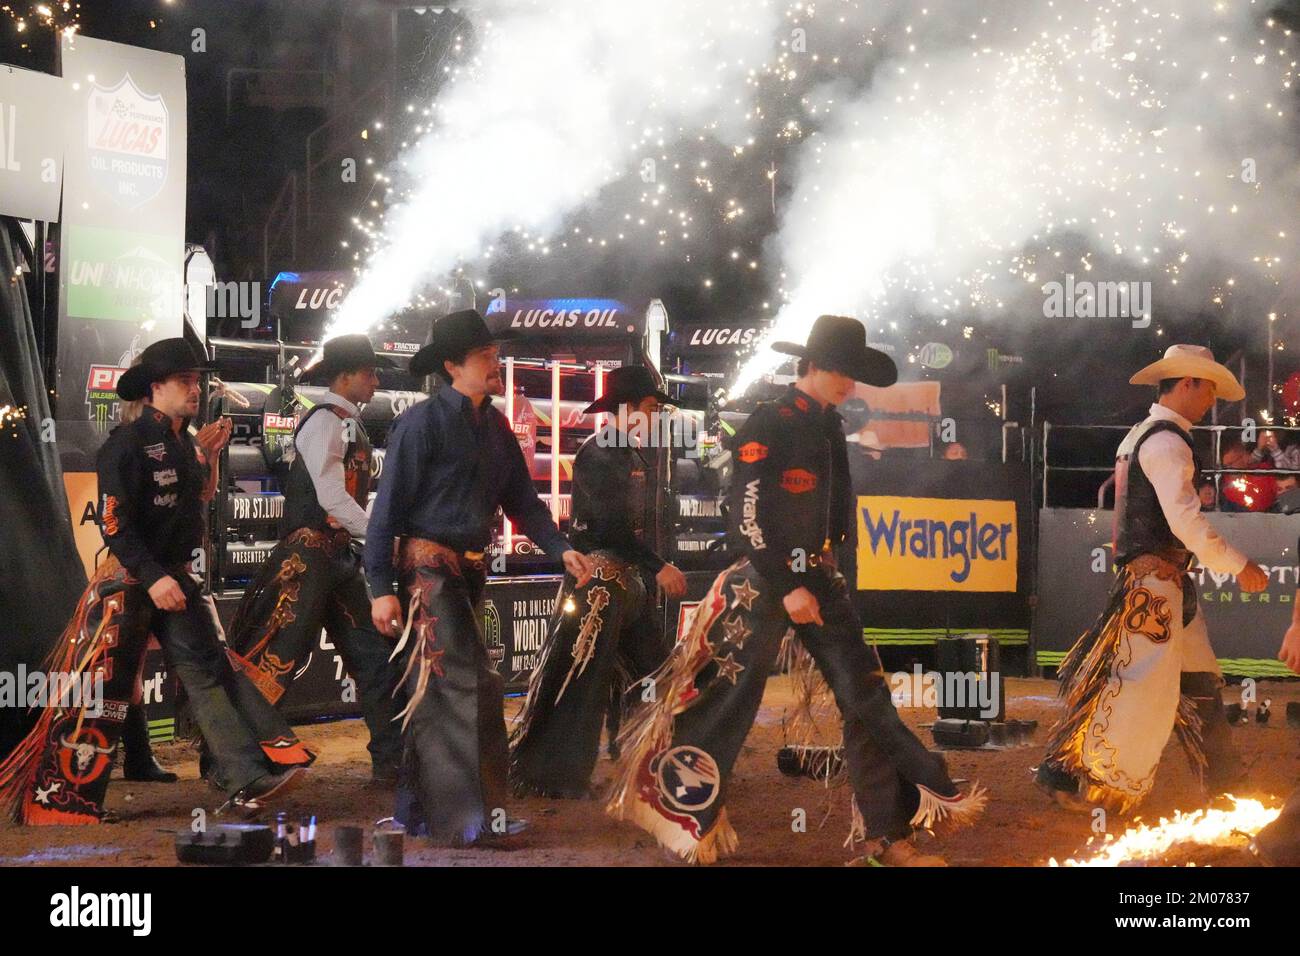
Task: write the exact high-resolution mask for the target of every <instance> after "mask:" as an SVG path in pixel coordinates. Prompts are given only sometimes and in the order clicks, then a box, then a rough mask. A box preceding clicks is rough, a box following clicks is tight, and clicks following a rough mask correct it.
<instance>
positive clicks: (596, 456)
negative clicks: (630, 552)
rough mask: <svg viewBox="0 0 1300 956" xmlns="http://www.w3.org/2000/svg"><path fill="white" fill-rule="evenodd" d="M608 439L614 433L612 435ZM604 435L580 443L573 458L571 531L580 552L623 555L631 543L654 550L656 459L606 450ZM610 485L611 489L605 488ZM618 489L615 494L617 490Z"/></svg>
mask: <svg viewBox="0 0 1300 956" xmlns="http://www.w3.org/2000/svg"><path fill="white" fill-rule="evenodd" d="M608 434H611V435H612V434H613V432H612V430H610V431H609V432H608ZM599 437H600V433H599V432H598V433H597V434H595V435H592V436H591V437H590V438H588V439H587V440H586V441H584V442H583V443H582V446H581V447H580V448H579V449H578V453H577V455H576V456H575V457H574V462H573V468H574V473H575V475H576V474H577V473H578V471H579V470H580V469H581V471H582V475H583V480H581V481H577V480H575V481H574V482H573V510H572V520H571V523H570V526H569V527H570V531H571V532H572V541H573V546H574V547H575V548H577V549H578V550H580V551H594V550H597V549H602V550H606V551H614V552H615V553H619V552H621V551H622V550H623V549H622V548H621V547H620V545H622V544H624V543H630V542H627V540H626V539H627V537H628V536H630V538H631V540H632V541H635V542H636V543H637V544H639V545H643V546H645V547H647V548H651V549H652V550H653V549H654V546H655V539H656V535H655V500H654V490H655V484H654V456H653V451H652V450H647V452H646V453H645V454H644V456H643V454H642V453H641V452H640V451H638V450H637V449H636V448H632V447H630V446H628V445H613V444H610V445H602V444H601V443H600V441H599V440H598V439H599ZM606 481H608V482H609V485H610V486H609V487H607V486H606ZM616 489H617V490H616Z"/></svg>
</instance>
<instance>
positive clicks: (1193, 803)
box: [0, 677, 1300, 867]
mask: <svg viewBox="0 0 1300 956" xmlns="http://www.w3.org/2000/svg"><path fill="white" fill-rule="evenodd" d="M1259 687H1260V695H1259V696H1260V697H1261V698H1264V697H1268V698H1271V700H1272V716H1271V719H1270V720H1269V721H1268V722H1267V723H1265V724H1259V723H1256V722H1255V720H1254V719H1253V709H1252V719H1251V720H1250V721H1249V722H1248V723H1246V724H1242V725H1239V726H1237V727H1236V728H1235V729H1234V731H1233V734H1234V737H1235V739H1236V741H1237V745H1238V747H1239V749H1240V751H1241V753H1242V756H1243V757H1244V759H1245V760H1246V762H1247V763H1248V764H1249V765H1250V767H1251V770H1250V775H1249V778H1248V783H1247V785H1246V786H1243V787H1242V788H1241V793H1240V794H1238V795H1240V796H1252V797H1259V798H1261V799H1263V800H1264V802H1265V803H1266V804H1268V805H1269V806H1275V805H1280V803H1281V800H1282V799H1283V798H1284V797H1285V795H1286V794H1287V793H1289V792H1290V790H1291V789H1292V788H1293V787H1294V786H1295V785H1296V782H1297V780H1300V747H1297V743H1298V742H1300V731H1297V730H1296V729H1295V728H1289V727H1288V726H1287V723H1286V716H1285V710H1286V702H1287V701H1295V700H1300V683H1286V682H1276V681H1274V682H1261V684H1260V685H1259ZM1236 693H1237V691H1236V689H1235V688H1231V687H1230V688H1226V689H1225V691H1224V696H1225V700H1227V699H1229V697H1234V696H1235V694H1236ZM1055 695H1056V684H1055V682H1053V681H1047V680H1031V679H1009V680H1008V681H1007V701H1008V707H1007V714H1008V716H1009V717H1012V718H1016V719H1021V720H1037V721H1038V723H1039V728H1038V731H1037V733H1036V734H1035V736H1034V738H1033V741H1032V743H1030V744H1028V745H1025V746H1019V747H1012V748H1008V749H1003V750H981V751H950V752H948V761H949V764H950V767H951V768H952V771H953V774H954V776H956V777H961V778H965V779H970V780H978V781H979V782H980V783H981V784H983V785H984V786H986V787H988V789H989V797H990V800H989V806H988V810H987V811H986V813H985V815H984V817H983V818H982V820H981V822H980V824H979V825H978V826H976V827H975V828H973V829H968V830H962V831H958V832H956V833H953V834H947V835H945V836H943V838H942V839H941V840H940V841H939V843H938V846H940V847H941V848H942V850H943V852H944V854H945V855H946V856H947V858H948V860H949V862H950V863H951V864H952V865H954V866H1042V865H1045V864H1046V863H1047V862H1048V860H1049V859H1051V858H1056V859H1057V860H1064V859H1066V858H1068V857H1079V856H1084V855H1087V853H1088V848H1087V846H1086V844H1087V842H1088V839H1089V837H1090V836H1092V830H1091V826H1092V820H1091V818H1089V817H1086V816H1082V815H1076V814H1070V813H1067V812H1065V811H1063V810H1061V809H1058V808H1057V807H1055V806H1053V805H1051V804H1050V803H1049V802H1048V801H1047V800H1046V798H1045V797H1044V796H1043V795H1042V794H1041V793H1040V792H1039V791H1038V790H1037V789H1036V788H1035V787H1034V786H1033V784H1032V782H1031V780H1030V768H1031V767H1033V766H1034V765H1035V764H1036V763H1037V762H1038V759H1039V758H1040V756H1041V753H1042V751H1041V747H1042V741H1043V739H1044V738H1045V735H1046V729H1047V727H1048V726H1049V725H1050V724H1051V722H1052V721H1053V720H1054V719H1055V716H1056V714H1057V713H1058V707H1059V705H1058V703H1057V700H1056V696H1055ZM790 701H791V687H790V684H789V681H788V680H787V679H786V678H784V677H775V678H773V679H772V680H771V681H770V682H769V684H768V687H767V693H766V695H765V696H764V699H763V706H762V709H761V710H760V712H759V715H758V720H757V721H756V723H755V726H754V729H753V730H752V731H751V732H750V735H749V738H748V740H747V741H746V744H745V747H744V750H743V751H742V753H741V756H740V760H739V763H738V764H737V767H736V771H735V774H734V776H733V777H732V779H731V789H730V793H729V794H728V800H727V804H728V809H729V814H730V816H731V819H732V821H733V823H734V825H735V827H736V830H737V832H738V833H739V835H740V849H739V851H738V852H737V854H736V855H735V856H734V857H731V858H730V859H729V860H727V861H725V862H724V863H723V864H721V865H733V866H735V865H740V866H764V865H768V866H777V865H779V866H792V865H793V866H835V865H839V864H841V863H844V862H846V861H847V860H848V859H849V858H850V856H851V853H850V851H848V850H846V849H845V848H844V847H843V846H842V844H843V841H844V838H845V836H846V834H847V833H848V829H849V806H848V792H847V790H845V789H842V788H837V789H831V790H829V791H828V790H827V789H826V788H825V787H824V786H823V785H822V784H820V783H818V782H816V781H813V780H809V779H804V778H791V777H785V776H782V775H781V774H780V773H779V772H778V771H777V769H776V752H777V750H778V749H779V748H780V746H781V744H782V737H781V719H782V714H783V713H784V711H785V709H786V707H787V705H788V704H789V703H790ZM506 703H507V707H506V710H507V716H508V718H509V717H513V715H514V714H515V713H516V712H517V711H518V709H519V706H520V704H521V699H520V698H510V699H509V700H507V702H506ZM901 713H902V715H903V718H904V720H906V721H907V723H908V724H909V725H910V726H912V727H913V729H915V730H917V732H918V733H919V734H921V735H922V739H923V740H925V741H927V742H929V741H930V740H931V738H930V735H929V731H928V730H921V729H920V727H921V725H922V724H928V723H930V722H931V721H933V720H934V719H935V716H936V715H935V712H934V711H933V710H929V709H924V708H917V709H904V710H902V711H901ZM299 731H300V733H301V734H302V736H303V737H304V739H306V740H308V741H310V742H311V743H313V744H314V745H315V746H316V747H317V748H318V749H319V752H320V758H319V759H318V761H317V763H316V765H315V766H314V767H313V769H312V771H311V776H310V778H309V781H308V782H307V783H305V784H304V785H303V786H302V787H300V788H298V789H297V790H296V791H294V792H293V793H292V794H291V795H288V796H287V797H286V798H285V801H284V805H283V806H282V807H281V806H276V807H275V808H274V809H285V810H288V811H290V813H291V814H298V813H303V812H306V813H315V814H316V815H317V817H318V819H319V821H320V829H321V834H322V844H321V850H320V854H319V856H318V859H319V860H321V861H327V860H328V859H329V852H330V849H331V841H332V835H333V828H334V826H336V825H338V824H344V823H351V824H356V825H362V826H366V825H368V824H370V823H373V822H374V821H375V820H377V819H379V818H381V817H385V816H387V815H389V814H390V813H391V810H392V807H391V803H392V800H391V794H390V793H389V792H387V791H384V790H380V789H376V788H374V787H373V786H372V785H371V784H370V782H369V772H370V767H369V757H368V754H367V752H366V749H365V744H366V731H365V727H364V725H363V724H362V723H361V721H359V720H347V721H341V722H336V723H325V724H316V725H308V726H304V727H301V728H299ZM156 750H157V753H158V756H159V759H160V761H161V762H162V763H163V764H164V765H165V766H166V767H168V769H172V770H175V771H176V772H177V773H179V774H180V776H181V781H180V782H179V783H177V784H172V785H157V784H135V783H127V782H125V781H123V780H121V779H115V780H114V782H113V785H112V787H111V789H110V791H109V797H108V806H109V808H110V809H111V810H112V811H114V812H115V813H116V814H117V815H118V816H119V817H120V822H118V823H115V824H107V825H104V826H101V827H97V828H83V827H41V828H30V829H24V828H19V827H13V826H8V827H4V828H2V829H0V865H6V866H12V865H22V864H37V865H60V864H70V865H78V866H97V865H102V866H130V867H136V866H170V865H175V863H176V858H175V855H174V852H173V849H172V838H171V833H170V831H172V830H175V829H177V828H181V827H186V828H188V827H189V826H190V822H191V819H192V817H191V813H192V810H193V809H194V808H199V807H202V808H206V809H207V810H208V811H209V813H210V811H211V809H212V808H213V807H214V806H215V805H216V804H217V803H218V802H219V801H218V800H217V799H216V797H217V795H216V794H215V793H214V792H213V791H212V790H210V789H209V788H208V787H207V786H206V784H204V783H203V782H202V781H201V780H199V778H198V762H197V756H196V754H195V753H194V751H193V750H192V748H191V746H190V745H189V744H187V743H183V742H175V743H171V744H165V745H161V746H158V747H157V748H156ZM611 774H612V767H611V764H610V763H609V761H608V760H605V759H604V758H603V757H602V759H601V761H600V763H599V765H598V767H597V771H596V785H597V786H596V789H597V791H603V788H604V784H605V783H606V782H607V781H608V780H609V778H610V777H611ZM1202 805H1203V802H1202V800H1201V799H1200V798H1199V797H1198V796H1197V790H1196V786H1195V783H1194V780H1193V778H1192V775H1191V772H1190V770H1189V768H1188V765H1187V762H1186V760H1185V759H1184V757H1183V754H1182V753H1181V751H1180V750H1179V749H1178V745H1177V744H1176V743H1175V742H1173V741H1171V742H1170V745H1169V747H1168V749H1167V750H1166V753H1165V756H1164V759H1163V761H1162V763H1161V767H1160V773H1159V775H1158V778H1157V783H1156V787H1155V790H1154V792H1153V793H1152V795H1151V797H1150V799H1149V800H1148V801H1147V803H1146V805H1145V806H1143V807H1142V808H1141V810H1140V811H1139V814H1138V815H1139V816H1140V817H1141V819H1142V820H1143V821H1146V822H1155V821H1156V820H1158V819H1159V818H1160V817H1161V816H1170V815H1172V814H1173V813H1174V811H1176V810H1184V811H1187V810H1194V809H1196V808H1197V807H1200V806H1202ZM796 809H803V810H804V811H805V812H806V819H807V830H806V832H803V833H798V832H793V830H792V826H791V822H792V819H793V818H794V817H793V814H794V811H795V810H796ZM510 813H511V815H512V816H517V817H520V818H522V819H525V820H527V821H529V823H530V827H529V829H528V831H527V832H526V833H525V834H523V835H522V836H520V837H516V838H512V840H511V842H510V843H509V844H507V846H506V847H505V848H500V849H468V850H446V849H437V848H431V847H429V846H427V845H426V844H424V843H423V842H422V841H418V840H412V841H408V844H407V848H406V862H407V864H408V865H450V866H512V865H525V866H663V865H672V861H671V860H669V859H668V858H667V857H666V856H665V855H664V854H663V853H662V852H661V851H660V850H659V849H658V848H657V847H656V846H655V845H654V843H653V841H652V840H651V839H650V838H649V837H647V836H646V835H644V834H642V833H641V832H640V831H639V830H636V829H634V828H633V827H631V826H630V825H626V824H620V823H616V822H614V821H613V820H610V819H609V818H608V817H606V816H605V814H604V812H603V804H602V802H601V801H599V800H597V799H592V800H584V801H558V800H544V799H536V798H533V799H522V800H517V801H515V802H514V803H512V804H511V807H510ZM267 816H268V817H269V816H270V814H267ZM1131 822H1132V821H1121V820H1111V821H1109V828H1110V830H1111V831H1112V832H1120V831H1122V830H1123V829H1124V827H1125V826H1127V825H1129V824H1130V823H1131ZM921 839H922V840H923V841H928V840H929V839H930V838H929V837H922V838H921ZM1161 862H1163V863H1168V864H1185V863H1195V864H1197V865H1200V866H1205V865H1216V866H1240V865H1244V866H1250V865H1253V864H1254V859H1253V857H1252V856H1251V855H1250V854H1249V853H1248V852H1247V851H1246V850H1245V849H1244V840H1237V841H1235V842H1234V843H1233V845H1230V846H1215V847H1206V846H1180V847H1176V848H1174V849H1173V850H1171V851H1170V852H1169V853H1168V854H1167V855H1166V856H1165V857H1164V858H1163V859H1162V861H1161Z"/></svg>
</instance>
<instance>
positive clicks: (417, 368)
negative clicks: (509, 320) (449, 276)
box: [411, 309, 509, 378]
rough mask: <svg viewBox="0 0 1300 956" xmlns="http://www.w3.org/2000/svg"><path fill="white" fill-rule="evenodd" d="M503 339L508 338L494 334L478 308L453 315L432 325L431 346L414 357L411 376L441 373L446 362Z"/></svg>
mask: <svg viewBox="0 0 1300 956" xmlns="http://www.w3.org/2000/svg"><path fill="white" fill-rule="evenodd" d="M504 338H509V336H507V335H496V334H493V332H492V330H491V329H489V328H488V327H487V323H486V322H484V321H483V316H481V315H480V314H479V312H478V310H477V309H461V310H460V311H459V312H452V313H451V314H450V315H445V316H443V317H442V318H441V319H439V320H438V321H437V322H435V323H434V324H433V333H432V336H431V338H430V339H429V344H428V345H426V346H425V347H424V348H422V349H420V351H418V352H416V353H415V355H414V356H413V357H412V358H411V374H412V375H414V376H415V377H416V378H424V377H425V376H426V375H431V374H432V373H434V372H441V371H442V367H443V366H442V363H443V362H445V361H446V360H447V359H454V358H456V357H457V356H461V355H464V354H465V353H466V352H472V351H473V350H474V349H480V348H482V347H483V346H485V345H492V344H493V343H495V342H498V341H500V340H501V339H504Z"/></svg>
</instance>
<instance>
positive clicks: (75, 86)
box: [46, 33, 186, 519]
mask: <svg viewBox="0 0 1300 956" xmlns="http://www.w3.org/2000/svg"><path fill="white" fill-rule="evenodd" d="M61 44H62V47H61V63H62V68H63V78H62V80H61V81H60V94H59V96H58V97H57V98H56V99H54V100H51V101H47V102H46V109H47V110H48V111H49V112H50V113H52V114H55V115H58V116H60V117H62V119H63V121H64V126H63V131H62V135H63V137H64V144H65V153H64V172H63V178H64V182H63V223H62V226H61V229H60V242H61V248H60V250H59V260H58V261H59V264H60V268H59V342H58V362H57V387H56V402H57V406H56V418H57V421H58V433H59V449H60V454H61V456H62V458H63V467H64V469H65V470H68V471H89V470H91V469H92V468H93V467H94V458H95V452H96V451H98V449H99V446H100V445H101V444H102V443H103V440H104V438H105V436H106V435H107V433H108V431H109V429H110V428H111V427H112V425H113V424H114V423H115V422H116V421H117V420H118V415H119V406H118V403H117V396H116V393H115V391H114V387H115V385H116V376H117V375H120V374H121V370H123V369H125V368H127V367H129V366H130V364H131V361H132V360H133V359H134V358H135V357H136V356H137V355H138V354H139V353H140V352H142V351H143V350H144V348H145V347H146V346H147V345H149V343H151V342H154V341H156V340H158V339H161V338H168V337H171V336H176V335H180V334H181V323H182V319H183V315H184V310H185V304H186V299H185V286H184V264H185V163H186V139H185V136H186V102H185V61H184V60H183V59H182V58H181V57H179V56H176V55H174V54H170V53H159V52H156V51H153V50H145V49H139V48H136V47H130V46H124V45H122V44H119V43H109V42H107V41H103V40H95V39H92V38H90V37H85V36H80V35H77V34H72V33H65V34H63V35H62V37H61ZM75 517H76V516H75V514H74V519H75Z"/></svg>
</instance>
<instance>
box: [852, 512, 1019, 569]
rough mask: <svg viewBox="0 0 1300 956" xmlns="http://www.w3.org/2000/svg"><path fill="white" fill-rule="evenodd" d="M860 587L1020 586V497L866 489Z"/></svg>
mask: <svg viewBox="0 0 1300 956" xmlns="http://www.w3.org/2000/svg"><path fill="white" fill-rule="evenodd" d="M857 512H858V550H857V560H858V573H857V586H858V590H860V591H1015V590H1016V563H1017V560H1018V557H1019V554H1018V549H1019V529H1018V528H1017V524H1016V504H1015V502H1014V501H997V500H986V499H961V498H905V497H893V496H878V495H862V496H859V497H858V508H857Z"/></svg>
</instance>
